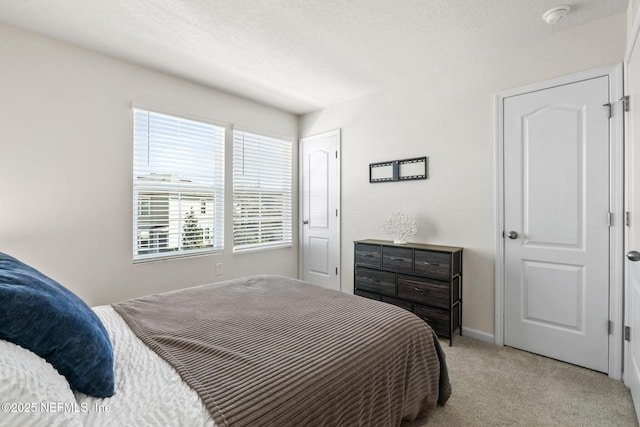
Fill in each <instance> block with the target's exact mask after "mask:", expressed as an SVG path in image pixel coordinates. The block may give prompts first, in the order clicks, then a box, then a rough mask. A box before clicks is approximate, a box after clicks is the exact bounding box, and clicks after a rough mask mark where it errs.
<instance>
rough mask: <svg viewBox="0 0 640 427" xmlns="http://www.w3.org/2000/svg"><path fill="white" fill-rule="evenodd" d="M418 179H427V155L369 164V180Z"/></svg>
mask: <svg viewBox="0 0 640 427" xmlns="http://www.w3.org/2000/svg"><path fill="white" fill-rule="evenodd" d="M416 179H427V158H426V157H414V158H412V159H404V160H390V161H388V162H379V163H370V164H369V182H393V181H411V180H416Z"/></svg>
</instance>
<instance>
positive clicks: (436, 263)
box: [415, 250, 451, 280]
mask: <svg viewBox="0 0 640 427" xmlns="http://www.w3.org/2000/svg"><path fill="white" fill-rule="evenodd" d="M415 258H416V259H415V274H417V275H420V276H428V277H433V278H434V279H444V280H447V279H449V278H450V277H451V256H450V255H449V254H448V253H444V252H432V251H421V250H416V251H415Z"/></svg>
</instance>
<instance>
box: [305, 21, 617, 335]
mask: <svg viewBox="0 0 640 427" xmlns="http://www.w3.org/2000/svg"><path fill="white" fill-rule="evenodd" d="M625 19H626V17H625V14H620V15H616V16H612V17H609V18H605V19H603V20H600V21H597V22H594V23H592V24H588V25H585V26H582V27H579V28H575V29H572V30H567V31H564V32H560V33H556V34H555V35H552V36H548V37H545V38H544V39H541V40H539V41H537V42H535V43H532V44H530V45H527V46H522V47H520V48H518V49H514V50H511V51H507V52H503V53H501V54H499V55H496V56H494V57H491V58H488V59H485V60H480V61H475V62H472V63H469V64H467V65H466V66H464V67H459V68H456V69H453V70H449V71H448V72H446V73H443V74H439V75H435V76H425V78H424V79H422V80H420V81H413V82H411V83H407V84H405V85H403V86H399V87H396V88H393V89H390V90H387V91H384V92H381V93H376V94H372V95H368V96H365V97H362V98H359V99H357V100H354V101H351V102H347V103H344V104H341V105H338V106H335V107H332V108H328V109H326V110H323V111H320V112H317V113H313V114H309V115H306V116H304V117H302V118H301V119H300V135H301V136H309V135H314V134H317V133H320V132H324V131H327V130H330V129H335V128H341V129H342V213H343V215H342V225H341V226H342V260H341V262H342V272H343V274H342V289H343V290H345V291H349V292H351V291H352V290H353V241H354V240H358V239H364V238H382V239H386V238H389V236H386V235H385V234H384V232H383V231H382V223H383V222H384V221H385V219H386V218H387V217H388V215H389V214H390V213H391V212H392V211H393V210H396V209H398V208H402V209H404V210H405V211H406V212H407V213H409V214H410V215H413V216H415V217H416V222H417V226H418V235H417V236H415V239H413V240H414V241H418V242H426V243H433V244H443V245H451V246H462V247H464V248H465V252H464V293H463V298H464V305H463V325H464V326H465V327H467V328H471V329H473V330H475V331H478V332H481V333H485V334H488V335H491V334H493V331H494V267H493V266H494V254H495V248H494V242H495V238H494V235H495V233H496V232H497V230H495V226H494V224H495V219H494V205H495V202H494V142H495V141H494V123H495V117H494V112H495V106H494V95H495V94H496V93H497V92H500V91H503V90H506V89H511V88H514V87H518V86H522V85H525V84H529V83H532V82H536V81H541V80H544V79H548V78H553V77H557V76H561V75H565V74H569V73H573V72H578V71H583V70H586V69H590V68H595V67H597V66H602V65H608V64H614V63H619V62H621V61H622V59H623V57H624V52H625V22H626V21H625ZM423 155H426V156H428V157H429V172H428V175H429V177H428V179H427V180H426V181H411V182H409V181H408V182H398V183H382V184H370V183H369V182H368V165H369V163H373V162H380V161H385V160H394V159H403V158H410V157H418V156H423Z"/></svg>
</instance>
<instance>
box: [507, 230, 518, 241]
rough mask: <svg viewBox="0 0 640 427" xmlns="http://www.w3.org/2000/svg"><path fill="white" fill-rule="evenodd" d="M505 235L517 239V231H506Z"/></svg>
mask: <svg viewBox="0 0 640 427" xmlns="http://www.w3.org/2000/svg"><path fill="white" fill-rule="evenodd" d="M507 237H508V238H510V239H517V238H518V233H517V232H515V231H513V230H511V231H510V232H509V233H507Z"/></svg>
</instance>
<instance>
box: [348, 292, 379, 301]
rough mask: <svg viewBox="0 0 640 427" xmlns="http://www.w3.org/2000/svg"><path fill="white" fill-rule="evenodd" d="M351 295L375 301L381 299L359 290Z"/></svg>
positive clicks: (376, 295)
mask: <svg viewBox="0 0 640 427" xmlns="http://www.w3.org/2000/svg"><path fill="white" fill-rule="evenodd" d="M353 293H354V294H355V295H358V296H360V297H365V298H369V299H374V300H376V301H380V298H382V297H381V296H380V295H378V294H372V293H371V292H367V291H361V290H360V289H356V290H355V291H353Z"/></svg>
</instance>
